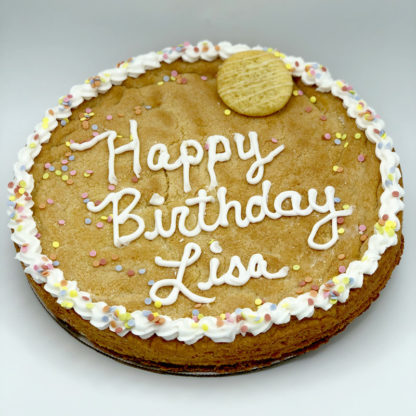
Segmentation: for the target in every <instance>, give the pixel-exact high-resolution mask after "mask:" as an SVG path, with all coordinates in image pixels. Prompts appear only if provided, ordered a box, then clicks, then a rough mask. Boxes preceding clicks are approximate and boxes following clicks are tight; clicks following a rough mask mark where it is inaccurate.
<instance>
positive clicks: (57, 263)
mask: <svg viewBox="0 0 416 416" xmlns="http://www.w3.org/2000/svg"><path fill="white" fill-rule="evenodd" d="M52 264H53V265H54V266H55V267H58V266H59V264H60V263H59V261H58V260H55V261H53V262H52Z"/></svg>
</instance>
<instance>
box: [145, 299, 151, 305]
mask: <svg viewBox="0 0 416 416" xmlns="http://www.w3.org/2000/svg"><path fill="white" fill-rule="evenodd" d="M144 303H145V304H146V305H150V304H151V303H152V299H150V298H146V299H145V300H144Z"/></svg>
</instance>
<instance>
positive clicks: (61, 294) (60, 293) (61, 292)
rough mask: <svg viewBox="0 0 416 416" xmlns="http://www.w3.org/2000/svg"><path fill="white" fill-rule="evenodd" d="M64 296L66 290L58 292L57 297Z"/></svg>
mask: <svg viewBox="0 0 416 416" xmlns="http://www.w3.org/2000/svg"><path fill="white" fill-rule="evenodd" d="M66 294H67V291H66V290H61V291H60V292H59V296H65V295H66Z"/></svg>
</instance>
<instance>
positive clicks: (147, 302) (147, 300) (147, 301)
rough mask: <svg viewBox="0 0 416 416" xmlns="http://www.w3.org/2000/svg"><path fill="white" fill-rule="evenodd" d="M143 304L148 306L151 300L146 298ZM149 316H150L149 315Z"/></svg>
mask: <svg viewBox="0 0 416 416" xmlns="http://www.w3.org/2000/svg"><path fill="white" fill-rule="evenodd" d="M144 303H145V304H146V305H150V304H151V303H152V299H150V298H146V299H145V300H144ZM149 316H150V315H149Z"/></svg>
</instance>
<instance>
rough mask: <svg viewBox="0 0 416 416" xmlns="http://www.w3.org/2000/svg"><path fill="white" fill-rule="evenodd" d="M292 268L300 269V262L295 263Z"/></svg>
mask: <svg viewBox="0 0 416 416" xmlns="http://www.w3.org/2000/svg"><path fill="white" fill-rule="evenodd" d="M292 269H293V270H299V269H300V266H299V264H295V265H293V267H292Z"/></svg>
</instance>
